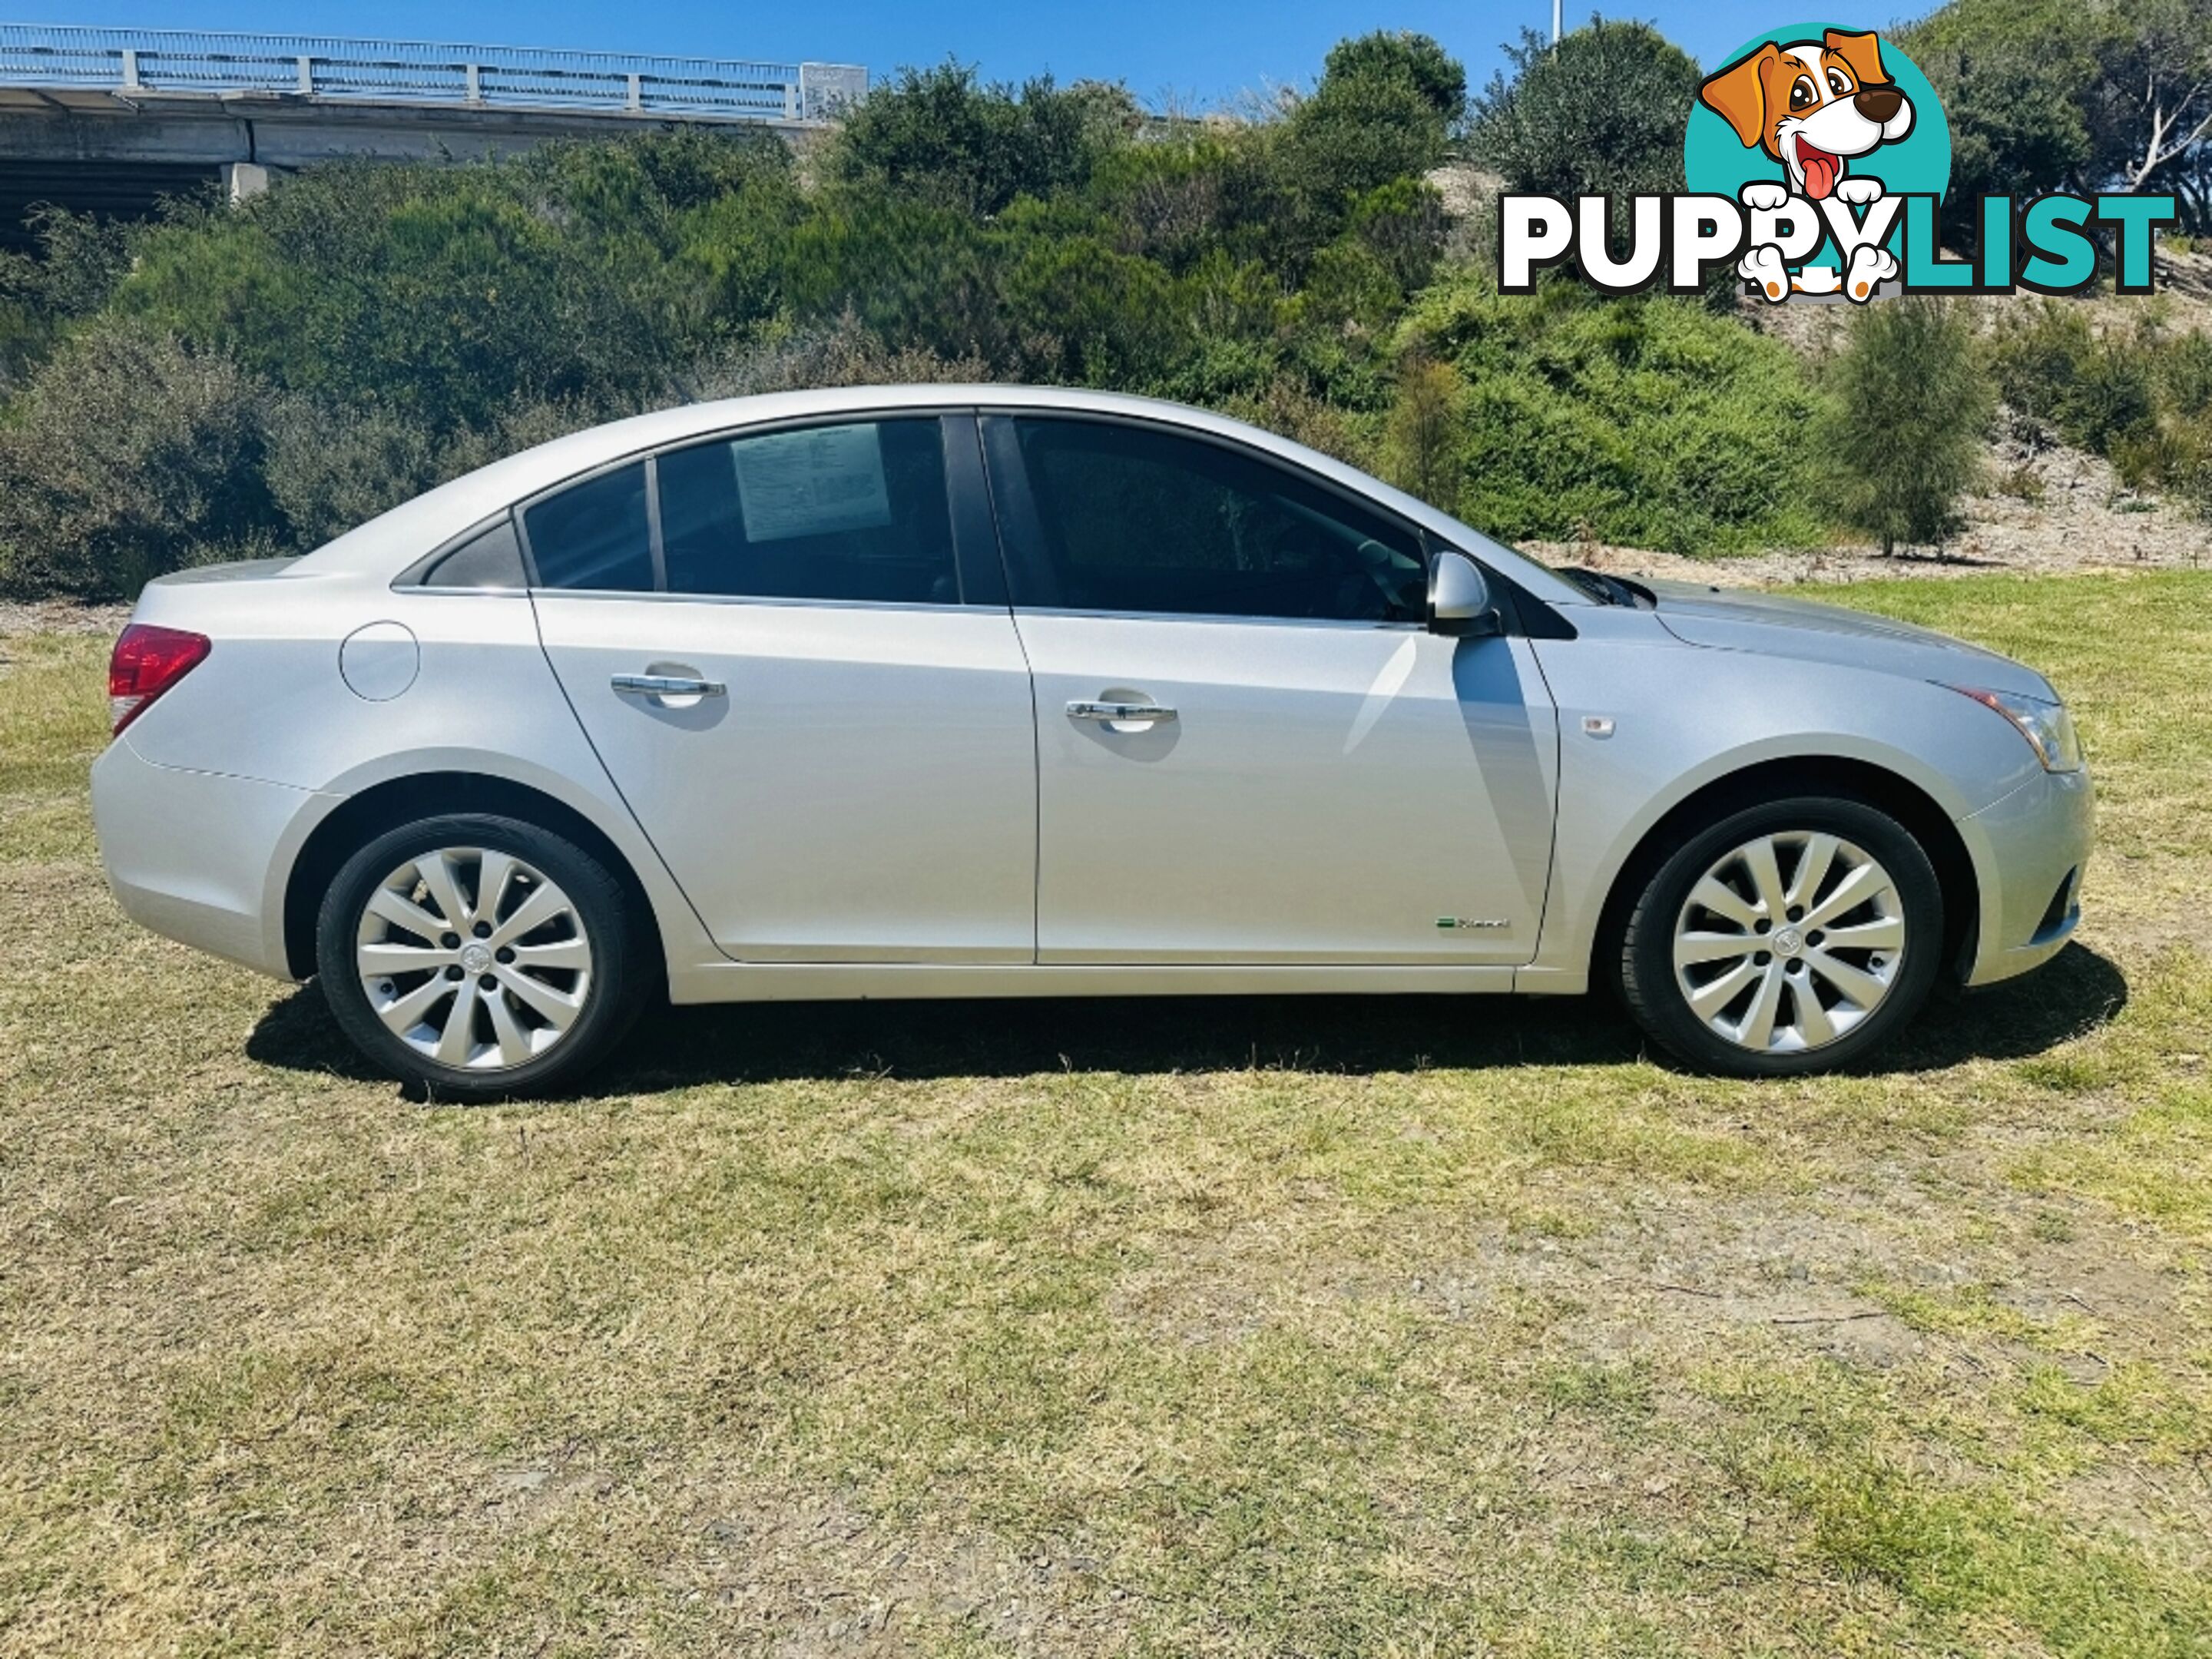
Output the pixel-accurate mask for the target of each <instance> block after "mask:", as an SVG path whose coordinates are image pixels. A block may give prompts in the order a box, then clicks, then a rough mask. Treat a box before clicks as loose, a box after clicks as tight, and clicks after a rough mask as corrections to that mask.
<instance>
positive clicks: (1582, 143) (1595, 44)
mask: <svg viewBox="0 0 2212 1659" xmlns="http://www.w3.org/2000/svg"><path fill="white" fill-rule="evenodd" d="M1505 55H1506V57H1507V58H1510V60H1511V62H1512V66H1513V69H1512V73H1511V74H1510V75H1507V74H1504V73H1503V72H1500V73H1499V74H1498V75H1496V76H1492V79H1491V82H1490V85H1489V87H1488V88H1486V89H1485V91H1484V92H1483V94H1481V96H1480V97H1479V98H1477V99H1476V100H1475V103H1474V154H1475V156H1476V159H1477V160H1479V161H1481V162H1482V163H1483V164H1484V165H1485V166H1486V167H1492V168H1494V169H1496V170H1497V171H1498V173H1502V174H1504V178H1505V184H1506V188H1508V189H1509V190H1515V191H1541V192H1542V193H1544V194H1546V195H1550V196H1559V197H1574V196H1584V195H1601V194H1612V195H1615V196H1621V195H1628V194H1632V193H1634V192H1637V191H1678V190H1680V189H1681V188H1682V123H1683V121H1684V120H1685V119H1686V118H1687V117H1688V115H1689V113H1690V112H1691V111H1692V109H1694V108H1695V107H1696V106H1697V101H1698V82H1699V72H1698V65H1697V64H1696V62H1695V61H1694V60H1692V58H1690V57H1689V56H1688V55H1687V54H1686V53H1685V52H1683V51H1682V50H1681V49H1680V47H1679V46H1674V45H1673V44H1672V43H1671V42H1669V41H1668V40H1666V38H1665V37H1664V36H1662V34H1660V33H1659V32H1658V30H1656V29H1655V28H1653V27H1651V26H1650V24H1648V23H1608V22H1607V21H1603V20H1602V19H1601V18H1597V17H1593V18H1591V19H1590V22H1589V27H1588V28H1580V29H1577V30H1575V31H1574V33H1571V34H1569V35H1566V36H1565V37H1564V38H1563V39H1562V40H1560V41H1559V44H1558V45H1557V46H1553V45H1552V44H1551V43H1550V42H1549V41H1547V40H1545V39H1544V38H1543V37H1542V36H1541V35H1539V34H1537V33H1535V32H1534V30H1526V29H1524V30H1523V31H1522V35H1521V42H1520V44H1519V45H1518V46H1508V47H1506V48H1505Z"/></svg>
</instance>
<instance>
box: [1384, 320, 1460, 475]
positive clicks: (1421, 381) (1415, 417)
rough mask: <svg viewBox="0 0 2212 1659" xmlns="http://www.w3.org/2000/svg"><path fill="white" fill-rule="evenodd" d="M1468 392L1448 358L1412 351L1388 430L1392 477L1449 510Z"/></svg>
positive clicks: (1386, 446) (1400, 376) (1402, 368)
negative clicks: (1463, 401)
mask: <svg viewBox="0 0 2212 1659" xmlns="http://www.w3.org/2000/svg"><path fill="white" fill-rule="evenodd" d="M1465 393H1466V386H1465V385H1464V384H1463V383H1462V380H1460V377H1459V371H1458V370H1457V369H1455V368H1453V367H1452V366H1451V365H1450V364H1449V363H1440V362H1436V361H1434V360H1433V359H1431V358H1428V357H1424V356H1419V354H1415V355H1413V356H1408V357H1407V359H1406V361H1405V362H1404V363H1403V364H1401V366H1400V368H1399V370H1398V395H1397V398H1396V399H1395V401H1394V402H1393V403H1392V404H1391V405H1390V418H1389V424H1388V427H1387V428H1386V430H1385V432H1384V435H1383V447H1384V453H1385V454H1386V456H1387V458H1388V459H1389V467H1390V476H1391V482H1392V483H1395V484H1396V485H1397V486H1398V487H1399V488H1400V489H1403V490H1405V491H1406V492H1407V493H1408V494H1409V495H1419V497H1420V498H1421V499H1422V500H1423V501H1426V502H1428V503H1429V505H1430V506H1431V507H1442V508H1443V510H1444V511H1445V512H1447V513H1449V512H1450V511H1451V510H1452V508H1453V506H1454V504H1455V503H1454V501H1453V495H1454V488H1453V487H1454V485H1455V483H1456V482H1457V480H1456V479H1455V477H1454V476H1453V457H1452V450H1453V448H1454V446H1455V442H1456V441H1457V438H1458V426H1459V408H1460V402H1461V399H1462V398H1463V397H1464V395H1465Z"/></svg>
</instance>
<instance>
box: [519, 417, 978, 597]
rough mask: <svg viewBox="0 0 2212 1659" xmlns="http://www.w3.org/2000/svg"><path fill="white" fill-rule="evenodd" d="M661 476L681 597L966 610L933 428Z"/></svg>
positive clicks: (844, 432)
mask: <svg viewBox="0 0 2212 1659" xmlns="http://www.w3.org/2000/svg"><path fill="white" fill-rule="evenodd" d="M658 465H659V487H660V534H661V544H662V553H663V556H664V557H665V561H666V564H667V571H668V589H669V591H670V592H672V593H707V594H728V595H736V596H743V597H747V598H757V599H824V600H860V601H871V600H872V601H876V602H879V603H896V604H909V605H957V604H959V603H960V582H959V577H958V574H957V569H956V567H955V565H954V562H953V551H952V523H951V507H950V505H949V502H948V499H947V495H946V490H945V445H944V439H943V436H942V432H941V428H940V424H939V421H938V420H937V419H936V417H935V416H927V417H919V418H916V417H908V418H902V419H896V420H879V421H852V422H844V423H842V424H840V425H836V426H817V427H806V428H800V429H799V430H796V431H787V432H769V433H762V434H759V435H756V436H752V437H745V438H738V439H735V440H728V439H725V440H722V441H718V442H715V443H710V444H700V445H698V446H696V447H693V448H690V449H678V450H674V451H671V452H670V453H666V454H664V455H662V456H661V457H660V458H659V463H658ZM532 545H533V546H534V545H535V537H534V535H533V538H532Z"/></svg>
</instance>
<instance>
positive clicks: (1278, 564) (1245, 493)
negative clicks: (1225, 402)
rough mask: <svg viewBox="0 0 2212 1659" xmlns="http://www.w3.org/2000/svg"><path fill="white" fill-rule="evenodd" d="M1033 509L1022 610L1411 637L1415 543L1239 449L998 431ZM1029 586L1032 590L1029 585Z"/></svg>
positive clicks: (1096, 428)
mask: <svg viewBox="0 0 2212 1659" xmlns="http://www.w3.org/2000/svg"><path fill="white" fill-rule="evenodd" d="M992 425H993V442H992V445H991V451H990V453H991V456H992V460H993V463H994V466H999V467H1003V466H1004V465H1006V463H1007V462H1008V461H1010V460H1011V459H1012V457H1011V456H1010V455H1008V454H1007V453H1006V451H1007V448H1008V446H1007V444H1006V428H1008V427H1009V426H1010V427H1011V428H1012V431H1013V433H1014V435H1015V436H1016V440H1017V446H1016V447H1018V450H1019V454H1020V459H1021V462H1022V464H1023V468H1024V472H1025V474H1026V476H1027V478H1028V481H1029V485H1030V494H1031V495H1032V496H1033V497H1034V501H1035V505H1036V524H1035V526H1033V528H1032V529H1031V532H1030V534H1029V535H1028V536H1027V537H1025V538H1024V540H1027V541H1031V542H1034V543H1036V544H1037V545H1036V546H1034V547H1030V548H1029V549H1027V550H1026V551H1027V558H1026V560H1025V561H1024V562H1025V564H1026V566H1027V568H1026V569H1025V570H1024V571H1022V572H1020V573H1018V582H1019V586H1018V591H1017V592H1016V595H1015V599H1016V603H1018V604H1030V605H1058V606H1061V607H1065V608H1067V609H1071V610H1085V611H1171V612H1180V613H1183V614H1186V615H1196V616H1232V617H1321V618H1334V619H1340V620H1345V621H1370V622H1418V621H1419V620H1420V619H1421V618H1422V617H1423V616H1424V614H1425V604H1426V585H1427V581H1426V577H1427V566H1426V562H1425V559H1424V557H1423V555H1422V550H1421V546H1420V542H1419V538H1418V537H1417V536H1416V535H1414V534H1413V532H1410V531H1408V530H1407V529H1405V528H1403V527H1402V526H1399V525H1397V524H1396V523H1395V522H1393V521H1392V520H1389V519H1388V518H1385V517H1384V516H1383V515H1382V514H1381V513H1370V512H1369V511H1367V510H1365V509H1364V508H1362V507H1359V506H1358V504H1357V503H1355V502H1352V501H1347V500H1346V499H1345V498H1344V497H1342V496H1340V495H1336V494H1335V493H1334V492H1333V491H1330V490H1328V489H1323V488H1322V487H1321V486H1319V485H1318V484H1312V483H1306V482H1305V481H1304V480H1302V479H1301V478H1299V477H1297V475H1296V474H1295V473H1294V472H1292V471H1289V470H1287V469H1285V468H1283V467H1279V466H1275V465H1270V464H1269V463H1267V462H1265V461H1261V460H1258V459H1255V458H1253V457H1251V456H1249V455H1246V454H1244V453H1240V452H1239V451H1237V450H1235V449H1231V448H1229V447H1224V446H1222V445H1219V444H1212V443H1207V442H1204V441H1200V440H1198V439H1194V438H1186V437H1182V436H1178V435H1174V434H1171V433H1164V432H1161V431H1158V430H1156V429H1153V428H1146V427H1139V426H1128V425H1121V424H1118V423H1110V422H1091V421H1079V420H1064V419H1050V418H1044V417H1034V416H1032V417H1016V418H1014V419H1012V420H1011V421H998V422H993V423H992ZM1024 577H1025V578H1026V580H1021V579H1022V578H1024Z"/></svg>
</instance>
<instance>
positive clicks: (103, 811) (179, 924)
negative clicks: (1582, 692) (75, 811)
mask: <svg viewBox="0 0 2212 1659" xmlns="http://www.w3.org/2000/svg"><path fill="white" fill-rule="evenodd" d="M335 805H337V798H336V797H333V796H326V795H319V794H317V793H315V792H314V791H313V790H309V789H295V788H293V787H289V786H288V785H285V784H281V783H266V782H264V781H261V780H259V779H257V778H241V777H234V776H231V775H228V774H225V773H221V772H196V771H190V770H187V769H184V768H182V767H175V766H162V765H159V764H157V763H155V762H153V761H149V760H148V759H147V758H146V757H144V756H143V755H141V754H140V753H139V752H138V751H137V750H136V749H134V748H132V747H131V742H130V739H129V738H118V739H117V740H116V741H115V742H114V743H112V744H109V745H108V746H107V750H106V752H105V753H104V754H102V755H101V756H100V758H99V759H98V760H96V761H94V763H93V766H92V817H93V825H94V829H95V830H96V831H97V832H98V835H99V836H100V862H101V863H102V864H103V865H105V866H106V870H107V882H108V885H109V886H110V887H112V889H113V890H114V891H115V896H116V899H117V900H118V902H120V903H121V905H122V906H123V910H124V914H125V915H128V916H129V917H130V918H131V920H132V921H136V922H137V923H138V924H139V925H140V926H142V927H148V928H150V929H152V930H153V931H154V932H155V933H160V934H161V935H163V936H164V937H165V938H168V939H176V940H178V941H179V942H180V943H182V944H185V945H191V946H193V947H194V948H195V949H197V950H202V951H210V952H211V953H213V954H214V955H216V956H219V957H226V958H228V960H230V961H232V962H235V963H242V964H243V965H245V966H246V967H248V968H252V969H255V970H256V971H258V972H260V973H264V974H268V975H273V976H274V977H276V978H278V979H289V978H291V976H292V975H291V974H290V972H289V969H288V968H287V966H286V963H285V959H284V905H283V881H282V876H281V872H283V871H284V870H286V869H289V867H290V858H289V853H290V852H291V851H293V850H295V848H297V846H298V844H299V842H300V841H301V839H302V838H304V836H305V833H306V829H307V827H309V826H311V825H312V824H313V823H314V822H315V821H317V820H318V819H319V818H320V817H322V814H323V812H324V811H328V810H329V808H330V807H331V806H335Z"/></svg>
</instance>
